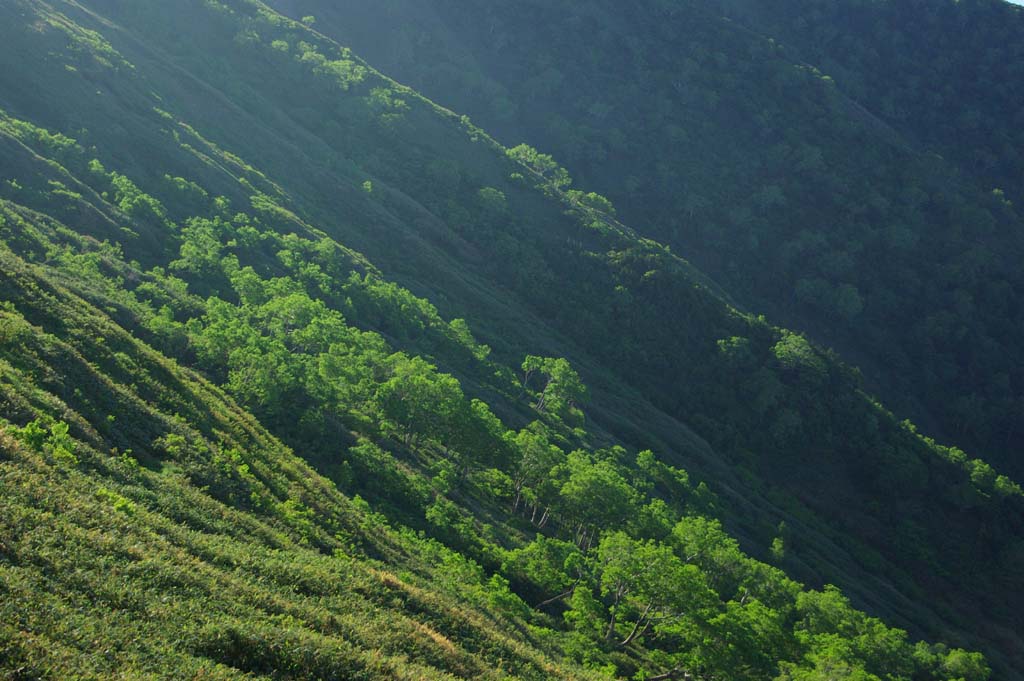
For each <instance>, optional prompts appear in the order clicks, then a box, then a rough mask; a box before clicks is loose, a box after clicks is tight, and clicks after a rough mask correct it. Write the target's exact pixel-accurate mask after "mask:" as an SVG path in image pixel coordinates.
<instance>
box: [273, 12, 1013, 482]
mask: <svg viewBox="0 0 1024 681" xmlns="http://www.w3.org/2000/svg"><path fill="white" fill-rule="evenodd" d="M272 4H275V5H277V6H280V7H282V9H284V10H285V11H288V12H292V13H294V14H295V16H301V15H304V14H305V15H315V16H316V17H317V24H316V25H317V28H318V29H319V30H321V31H324V32H325V33H328V34H330V35H332V36H335V37H336V38H339V39H341V40H342V41H344V42H346V43H347V44H351V45H353V47H354V48H355V49H357V50H359V51H360V53H362V54H363V55H364V56H366V57H367V58H368V59H370V60H371V61H372V62H373V63H374V64H375V65H377V66H378V67H379V68H381V69H382V70H384V71H385V72H386V73H389V74H390V75H392V76H394V77H396V78H398V79H400V80H402V81H403V82H406V83H408V84H410V85H412V86H413V87H416V88H417V89H420V90H421V91H422V92H424V93H425V94H426V95H427V96H429V97H432V98H434V99H435V100H436V101H439V102H442V103H444V104H445V105H446V106H450V107H451V108H453V109H455V110H457V111H460V112H465V113H467V114H469V115H470V116H471V117H472V118H473V120H474V121H476V122H477V123H478V124H480V125H482V126H483V127H485V128H486V129H488V130H489V131H491V132H493V133H494V134H496V136H497V137H498V138H499V139H501V140H503V141H505V142H507V143H510V144H516V143H518V142H519V141H520V140H526V141H528V142H529V143H530V144H532V145H534V146H537V147H539V148H541V149H543V150H544V151H547V152H548V153H551V154H553V155H554V156H555V157H556V158H558V159H559V160H560V161H562V162H563V163H564V164H565V165H566V167H568V168H569V170H570V171H571V172H572V174H573V175H574V176H576V177H577V179H578V181H579V182H580V184H581V185H583V186H586V187H588V188H591V189H594V190H596V191H598V192H600V193H602V194H604V195H605V196H607V197H609V198H610V199H611V200H612V201H613V202H614V203H615V204H616V206H617V207H618V208H619V212H620V217H622V218H623V219H624V220H625V221H626V222H627V223H628V224H630V225H633V226H634V227H635V228H636V229H637V230H638V231H639V232H641V233H642V234H645V235H647V236H652V237H654V238H657V239H659V240H661V241H663V242H664V243H668V244H671V245H672V246H673V247H674V248H676V249H677V250H678V251H679V252H681V253H685V254H686V256H687V257H688V258H689V259H691V260H692V261H693V262H694V263H695V264H696V265H697V266H699V267H700V268H702V269H703V270H704V271H706V272H708V273H709V274H711V275H712V276H713V277H714V278H715V279H716V280H717V281H719V282H720V283H721V284H722V285H723V286H724V287H725V288H726V289H727V290H728V291H729V292H730V293H731V294H732V295H733V296H734V297H735V298H736V299H737V300H738V301H739V302H740V303H741V304H742V305H743V306H744V307H745V308H746V309H750V310H754V311H757V312H764V313H767V314H768V316H769V317H771V318H773V319H776V320H779V321H781V322H784V323H785V324H786V325H788V326H791V327H793V328H798V329H804V330H807V331H808V332H809V333H810V334H811V335H812V336H813V337H814V338H815V339H816V340H818V341H820V342H822V343H824V344H826V345H829V346H831V347H835V348H837V349H839V350H840V351H841V352H842V353H843V354H844V356H847V357H848V358H850V359H851V360H852V361H854V362H855V363H856V364H857V365H858V366H860V367H861V368H862V369H863V370H864V372H865V377H866V380H867V381H868V385H869V386H870V388H871V389H872V390H873V391H874V392H876V393H878V394H880V395H882V396H883V397H884V399H885V401H886V403H887V404H889V405H890V406H892V407H893V408H894V409H895V410H896V411H897V412H898V413H901V414H905V415H907V416H910V417H911V418H913V419H914V420H915V421H917V422H919V423H921V424H922V425H924V426H926V427H927V428H928V430H929V431H930V432H932V433H933V434H935V435H936V436H938V437H941V438H942V439H944V440H946V441H950V442H954V443H956V444H958V445H959V446H961V447H963V448H965V449H967V450H969V451H975V452H978V453H983V454H984V456H985V458H986V459H988V460H991V461H992V462H993V463H997V464H998V465H1000V466H1001V467H1003V468H1005V469H1006V470H1007V471H1009V472H1010V473H1011V474H1013V475H1014V476H1016V477H1017V478H1018V479H1019V478H1020V477H1022V476H1024V456H1022V454H1024V450H1022V448H1021V443H1022V442H1024V374H1022V373H1021V366H1024V355H1022V354H1021V344H1020V343H1019V338H1020V337H1021V334H1022V332H1024V326H1022V320H1024V313H1022V310H1021V307H1020V301H1021V294H1022V290H1024V281H1022V279H1021V268H1020V267H1019V263H1020V261H1021V258H1022V256H1024V220H1022V218H1021V214H1020V212H1019V208H1018V207H1019V205H1020V202H1021V201H1022V200H1024V194H1022V189H1021V188H1022V187H1024V165H1022V159H1024V157H1022V156H1021V153H1020V149H1021V148H1022V145H1021V143H1022V139H1021V134H1022V133H1021V131H1022V130H1024V125H1022V121H1024V118H1022V116H1024V104H1022V102H1024V93H1022V91H1021V86H1020V83H1021V82H1024V81H1022V77H1021V76H1022V75H1024V74H1022V73H1021V68H1022V67H1021V64H1022V63H1024V60H1022V58H1021V57H1022V55H1021V50H1022V49H1024V47H1022V45H1024V12H1022V11H1021V10H1020V8H1018V7H1014V6H1012V5H1010V4H1008V3H1006V2H1003V0H979V1H976V2H975V1H972V2H965V1H954V0H941V1H939V2H924V1H921V2H892V1H871V2H857V1H853V0H843V1H841V2H816V1H803V0H779V1H775V2H745V1H743V0H730V1H728V2H715V3H702V2H691V1H688V0H672V1H667V2H666V1H661V0H643V1H641V2H637V3H621V2H612V1H611V0H602V1H599V2H590V3H568V2H563V3H550V2H526V3H522V2H515V3H513V2H493V1H488V2H453V1H450V0H431V1H429V2H409V1H408V0H390V1H388V2H356V1H350V2H346V3H325V2H323V1H322V0H291V1H290V2H283V1H281V2H275V3H272Z"/></svg>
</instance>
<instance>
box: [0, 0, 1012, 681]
mask: <svg viewBox="0 0 1024 681" xmlns="http://www.w3.org/2000/svg"><path fill="white" fill-rule="evenodd" d="M297 5H298V3H295V6H292V7H288V8H283V9H288V10H289V11H294V10H295V9H296V8H297ZM395 7H397V5H396V6H395ZM324 9H327V8H326V7H325V8H324ZM396 11H397V10H396ZM297 16H299V18H300V19H302V21H293V20H290V19H287V18H285V17H284V16H283V15H281V14H278V13H277V11H275V10H274V9H272V8H271V6H269V5H267V4H264V3H261V2H256V1H254V0H229V1H220V2H214V1H200V0H187V1H184V2H178V3H163V2H156V1H155V0H144V1H139V0H83V1H79V2H73V1H70V0H68V1H66V2H65V1H58V2H42V1H41V0H10V1H8V2H4V3H0V64H4V65H5V67H4V68H3V69H0V261H2V266H0V471H2V472H0V488H2V490H3V491H2V494H0V504H2V506H3V508H2V512H0V613H2V616H0V678H4V679H7V678H10V679H35V678H53V679H66V678H110V677H123V678H198V677H216V678H243V677H244V678H275V679H291V678H294V679H300V678H301V679H306V678H309V679H321V678H322V679H328V678H410V679H412V678H468V677H483V678H524V679H547V678H580V679H585V678H594V679H597V678H615V677H618V678H638V679H657V678H663V679H667V678H694V679H709V680H710V679H776V678H778V679H793V680H796V679H825V678H854V679H876V678H878V679H914V680H917V679H949V680H951V681H953V680H956V679H964V680H968V681H970V680H974V679H986V678H990V672H989V667H990V666H991V667H992V669H994V670H995V674H996V675H997V678H1020V676H1021V674H1022V671H1021V670H1024V640H1022V638H1021V634H1020V632H1021V631H1024V626H1022V624H1024V622H1022V620H1021V615H1020V613H1021V612H1024V603H1022V602H1021V598H1022V590H1021V589H1020V588H1019V587H1020V585H1021V583H1022V579H1024V574H1022V572H1021V569H1020V564H1021V558H1022V556H1024V541H1022V536H1024V535H1022V529H1024V494H1022V492H1021V489H1020V487H1019V486H1018V485H1016V484H1015V483H1014V482H1013V481H1012V480H1011V479H1010V478H1008V477H1006V476H1004V475H1001V474H1000V473H999V471H998V470H996V469H993V468H992V467H991V466H990V465H988V464H986V463H984V462H983V461H981V460H979V459H976V458H974V457H973V456H972V455H968V454H965V453H964V452H963V451H961V450H960V449H957V448H950V447H945V446H942V445H939V444H936V443H935V442H934V441H933V440H931V439H929V438H927V437H924V436H922V435H920V434H918V433H917V429H916V428H915V427H914V426H913V425H912V424H911V423H910V422H908V421H902V420H901V417H896V416H894V415H893V414H892V413H891V412H889V411H888V410H887V409H886V408H885V407H883V406H882V405H881V404H879V402H878V401H877V400H875V399H874V398H873V397H871V395H870V394H869V391H868V390H867V389H866V388H865V382H864V379H863V378H862V376H861V374H860V372H859V371H858V370H857V369H854V368H852V367H851V366H849V365H847V364H844V363H843V362H842V361H841V360H840V359H839V358H838V357H837V356H836V355H835V353H833V352H831V351H827V350H823V349H821V348H819V347H818V346H816V345H815V344H814V343H813V342H811V341H808V340H807V339H806V338H805V337H804V336H802V335H798V334H795V333H793V332H790V331H787V330H785V329H782V328H780V327H777V326H774V325H772V324H771V323H769V322H768V321H766V320H765V318H764V317H755V316H753V315H751V314H748V313H746V312H743V311H742V310H741V309H738V308H737V306H736V304H735V303H734V302H733V300H732V299H731V298H730V297H729V295H728V294H727V293H725V292H724V291H723V290H722V289H721V288H719V287H718V286H717V285H716V284H715V283H714V282H713V281H712V280H711V279H709V278H708V277H706V276H705V275H703V274H702V273H701V272H700V271H699V270H698V269H696V268H695V267H694V266H692V265H691V264H690V263H689V262H687V261H686V260H684V259H682V258H680V257H679V256H678V255H676V254H674V253H673V251H672V250H671V249H669V248H668V247H666V246H663V245H661V244H660V243H658V242H656V241H652V240H649V239H646V238H643V237H640V236H638V235H637V232H635V231H634V229H632V228H631V227H630V226H628V225H627V224H624V223H623V222H620V221H619V219H618V218H617V217H616V215H617V214H619V215H620V216H626V210H624V209H623V210H622V211H621V212H620V213H617V211H616V208H615V207H614V206H613V205H612V203H611V202H610V201H609V200H608V199H606V198H604V197H603V196H601V195H599V194H595V193H593V192H591V191H590V186H589V182H588V183H582V182H581V183H579V184H577V185H574V184H573V182H572V180H571V178H570V176H569V172H568V171H567V170H566V169H565V168H563V167H561V166H560V165H559V164H558V162H556V161H555V160H554V159H553V158H552V157H550V156H547V155H545V154H543V153H540V152H538V151H536V150H535V149H533V148H532V147H529V146H526V145H521V146H517V147H514V148H510V149H507V148H504V147H502V146H501V145H499V144H498V143H497V142H496V141H495V140H494V139H493V138H492V137H490V136H489V135H488V133H487V132H485V131H484V130H482V129H480V128H478V127H476V126H475V125H474V124H473V123H472V122H471V121H470V120H469V119H468V118H466V117H464V116H461V115H459V114H457V113H452V112H451V111H449V110H447V109H444V108H441V107H440V106H438V105H436V104H434V103H432V102H431V101H429V100H427V99H425V98H424V97H422V96H421V95H419V94H418V93H417V92H415V91H413V90H411V89H409V88H408V87H405V86H403V85H399V84H397V83H396V82H394V81H392V80H390V79H388V78H387V77H385V76H383V75H381V74H380V73H379V72H378V71H376V70H374V68H372V67H371V66H370V64H368V63H366V62H364V61H362V60H361V59H360V58H359V57H357V56H356V55H355V54H353V52H351V51H350V50H349V49H348V48H346V47H343V46H342V45H341V44H339V43H336V42H334V41H333V40H332V38H330V37H329V33H330V31H329V30H328V28H329V25H328V26H325V25H324V24H325V23H326V21H325V19H324V18H323V17H317V18H316V19H313V18H303V17H304V16H305V15H304V14H301V13H300V14H299V15H297ZM409 16H415V15H409ZM337 18H339V19H340V18H341V15H340V14H339V15H337ZM407 19H408V17H403V18H402V21H405V20H407ZM397 21H398V20H397V19H396V22H397ZM523 101H526V100H523ZM595 186H597V185H596V184H595ZM1008 210H1009V209H1008ZM1008 219H1009V218H1008ZM1004 255H1007V256H1008V254H1004ZM833 584H834V585H836V586H831V585H833ZM908 631H909V633H907V632H908ZM920 639H926V640H927V641H931V642H919V640H920ZM975 650H977V651H981V652H982V653H983V654H984V657H982V654H980V653H975V652H967V651H975Z"/></svg>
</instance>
